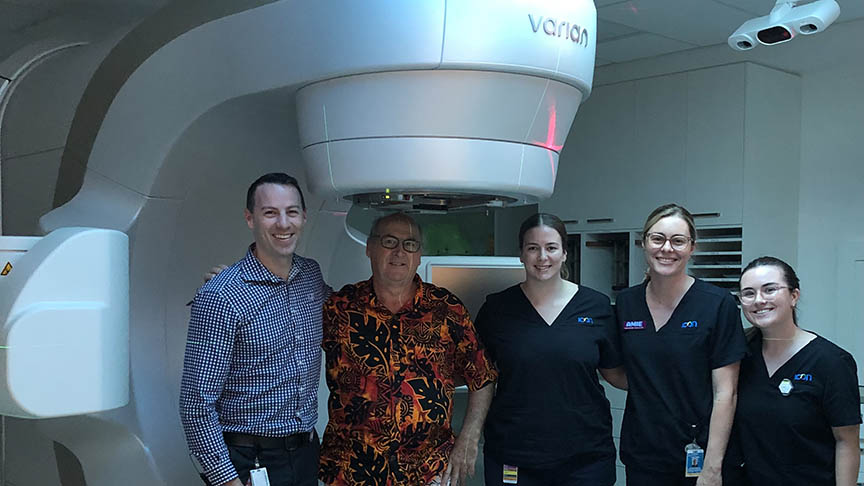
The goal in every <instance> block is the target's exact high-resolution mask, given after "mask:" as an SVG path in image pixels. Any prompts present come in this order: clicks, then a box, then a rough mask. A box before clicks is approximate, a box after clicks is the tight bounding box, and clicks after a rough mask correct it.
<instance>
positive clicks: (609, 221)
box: [585, 218, 615, 223]
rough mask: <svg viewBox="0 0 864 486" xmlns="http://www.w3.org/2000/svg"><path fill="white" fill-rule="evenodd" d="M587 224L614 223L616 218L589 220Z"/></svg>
mask: <svg viewBox="0 0 864 486" xmlns="http://www.w3.org/2000/svg"><path fill="white" fill-rule="evenodd" d="M585 222H586V223H614V222H615V218H588V219H586V220H585Z"/></svg>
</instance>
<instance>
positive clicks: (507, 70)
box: [297, 0, 596, 210]
mask: <svg viewBox="0 0 864 486" xmlns="http://www.w3.org/2000/svg"><path fill="white" fill-rule="evenodd" d="M445 7H446V8H445ZM366 15H368V16H369V17H375V16H382V15H387V16H388V17H389V18H390V19H391V21H392V22H395V23H397V25H399V26H400V28H399V29H398V30H397V31H396V32H388V33H386V34H385V35H375V33H373V32H370V33H369V34H370V35H369V36H368V37H364V38H360V39H357V38H351V37H349V36H345V37H344V38H342V39H340V40H339V42H340V43H341V42H344V43H357V42H360V43H365V44H366V45H365V46H364V47H365V48H364V49H363V51H364V52H366V53H368V56H361V57H360V58H359V59H358V58H353V59H351V61H350V62H351V63H353V64H356V65H357V68H358V70H360V71H366V72H368V73H363V74H354V75H349V76H340V77H337V78H334V79H328V80H325V81H318V82H315V83H312V84H309V85H307V86H304V87H303V88H301V89H300V90H299V91H298V93H297V111H298V122H299V131H300V143H301V146H302V149H303V157H304V160H305V163H306V165H307V174H308V180H309V184H310V189H311V190H312V191H313V192H315V193H317V194H318V195H320V196H323V197H325V198H326V197H330V196H337V197H346V198H350V199H352V200H353V201H354V202H355V203H361V204H367V205H371V206H391V205H395V206H397V207H403V208H408V209H421V210H422V209H454V208H459V207H464V206H466V205H477V204H492V205H502V204H506V203H512V202H520V203H532V202H536V201H537V200H538V199H542V198H546V197H549V196H550V195H551V194H552V190H553V188H554V186H555V176H556V173H557V166H558V153H559V152H560V150H561V147H562V146H563V144H564V139H565V138H566V136H567V134H568V132H569V130H570V125H571V123H572V121H573V117H574V116H575V114H576V111H577V109H578V108H579V104H580V103H581V102H582V100H583V99H584V98H585V97H587V96H588V94H589V92H590V89H591V82H592V77H593V71H594V51H595V34H596V28H595V26H596V10H595V8H594V5H593V3H592V2H590V1H573V2H497V1H491V0H483V1H478V0H474V1H470V2H469V1H451V2H447V3H446V6H445V5H444V4H441V3H438V2H400V3H398V4H391V5H390V6H389V7H388V9H387V12H384V11H376V12H373V11H370V12H367V13H366ZM353 21H354V22H356V21H357V20H356V19H354V20H353ZM328 35H335V36H336V37H337V38H338V37H340V32H339V31H338V30H337V31H335V32H333V33H328ZM393 45H397V46H398V52H395V53H394V54H396V55H394V56H393V57H390V58H388V59H380V58H377V56H376V54H378V53H380V52H385V51H387V50H389V49H392V46H393ZM333 54H335V55H337V56H338V55H339V54H338V53H335V52H334V53H333ZM382 61H383V65H382Z"/></svg>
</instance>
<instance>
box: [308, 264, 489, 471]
mask: <svg viewBox="0 0 864 486" xmlns="http://www.w3.org/2000/svg"><path fill="white" fill-rule="evenodd" d="M414 280H415V283H416V284H417V293H416V294H415V296H414V299H413V302H411V303H409V304H407V305H406V306H405V307H404V308H403V309H402V310H400V311H399V312H398V313H396V314H393V313H391V312H390V311H389V310H388V309H387V308H386V307H384V305H383V304H379V303H378V302H377V300H376V298H375V292H374V290H373V288H372V280H371V279H370V280H367V281H365V282H360V283H357V284H354V285H346V286H345V287H343V288H342V290H340V291H339V292H336V293H335V294H333V295H332V296H331V297H330V299H329V300H328V301H327V302H326V303H325V304H324V339H323V342H322V347H323V348H324V352H325V354H326V367H327V386H328V388H329V389H330V399H329V402H328V410H329V412H330V421H329V422H328V424H327V429H326V430H325V432H324V439H323V442H322V444H321V469H320V474H319V476H320V479H321V480H322V481H324V482H325V483H327V484H328V485H332V486H361V485H362V486H421V485H426V484H428V483H429V482H430V481H431V480H432V479H433V478H435V477H437V476H439V475H441V474H443V472H444V469H445V468H446V467H447V458H448V457H449V455H450V451H451V449H452V448H453V440H454V437H453V431H452V429H451V428H450V418H451V416H452V413H453V388H454V387H455V383H454V382H455V381H459V382H464V383H466V384H467V385H468V388H469V389H470V390H477V389H480V388H482V387H484V386H486V385H488V384H490V383H492V382H494V381H495V379H496V377H497V376H496V373H495V369H494V367H493V365H492V362H491V361H490V359H489V358H488V357H487V355H486V352H485V350H484V349H483V347H482V346H481V345H480V342H479V341H478V339H477V335H476V333H475V331H474V324H473V323H472V322H471V317H470V316H469V314H468V311H467V310H466V309H465V306H464V305H462V302H461V301H460V300H459V299H458V298H457V297H456V296H455V295H453V294H451V293H450V292H449V291H448V290H446V289H443V288H440V287H436V286H435V285H432V284H427V283H423V282H421V281H420V278H419V277H417V276H415V277H414Z"/></svg>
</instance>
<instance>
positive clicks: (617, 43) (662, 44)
mask: <svg viewBox="0 0 864 486" xmlns="http://www.w3.org/2000/svg"><path fill="white" fill-rule="evenodd" d="M692 47H694V46H693V45H691V44H687V43H685V42H680V41H677V40H675V39H669V38H667V37H662V36H659V35H654V34H636V35H632V36H628V37H622V38H619V39H613V40H610V41H606V42H600V43H598V44H597V57H599V58H601V59H606V60H608V61H612V62H627V61H632V60H634V59H641V58H643V57H651V56H660V55H663V54H668V53H670V52H675V51H681V50H684V49H690V48H692Z"/></svg>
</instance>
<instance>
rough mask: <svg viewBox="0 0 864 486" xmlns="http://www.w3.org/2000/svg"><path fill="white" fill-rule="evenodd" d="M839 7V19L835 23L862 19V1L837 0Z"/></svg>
mask: <svg viewBox="0 0 864 486" xmlns="http://www.w3.org/2000/svg"><path fill="white" fill-rule="evenodd" d="M837 3H838V4H839V5H840V18H838V19H837V22H846V21H849V20H855V19H860V18H864V1H862V0H837Z"/></svg>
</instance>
